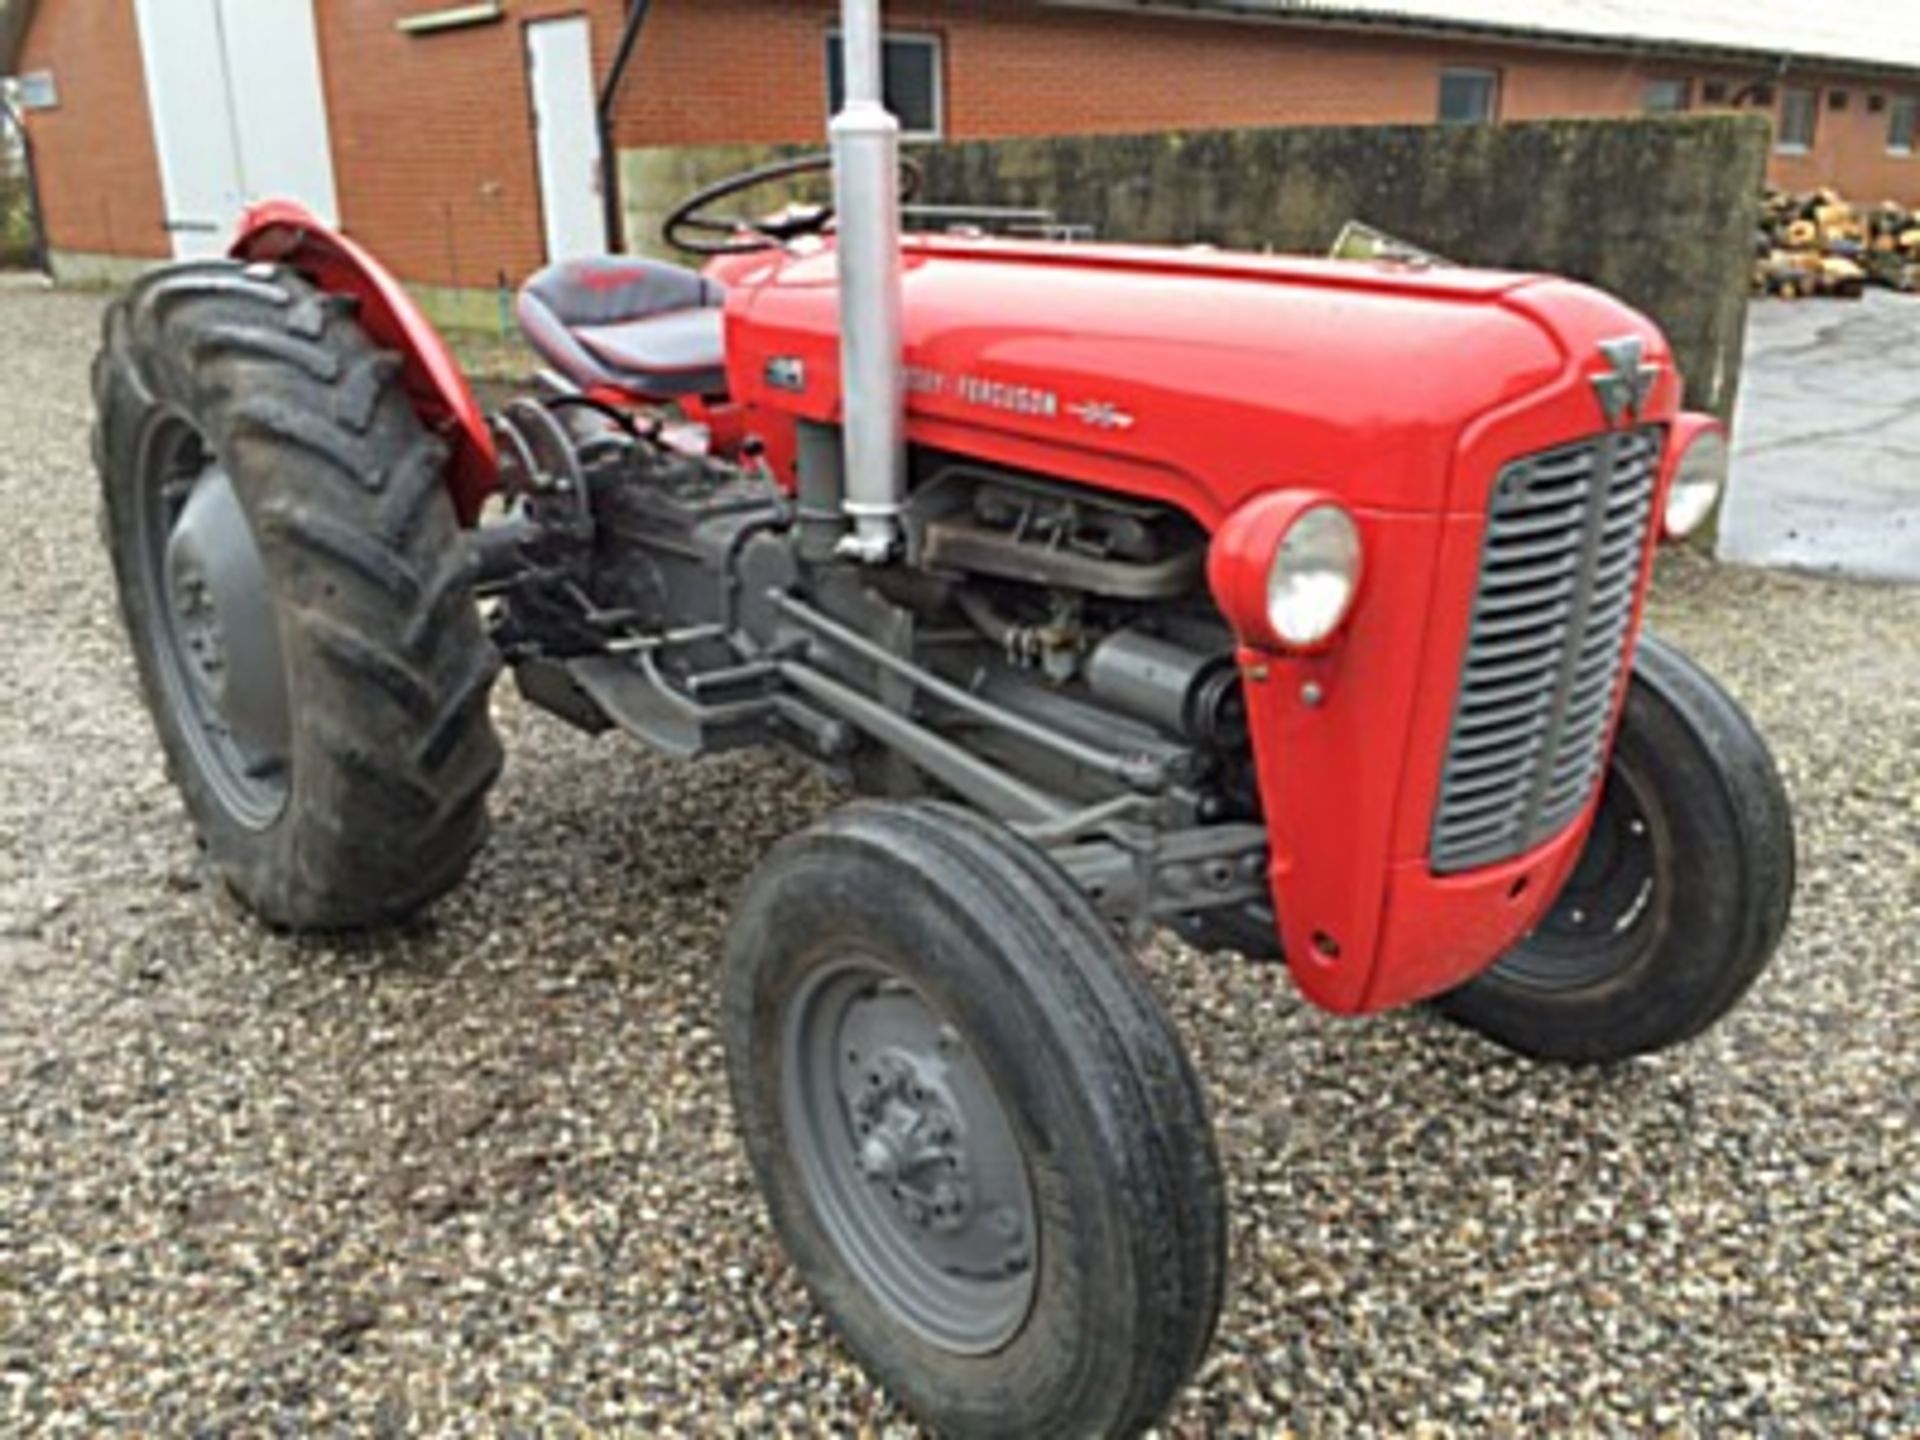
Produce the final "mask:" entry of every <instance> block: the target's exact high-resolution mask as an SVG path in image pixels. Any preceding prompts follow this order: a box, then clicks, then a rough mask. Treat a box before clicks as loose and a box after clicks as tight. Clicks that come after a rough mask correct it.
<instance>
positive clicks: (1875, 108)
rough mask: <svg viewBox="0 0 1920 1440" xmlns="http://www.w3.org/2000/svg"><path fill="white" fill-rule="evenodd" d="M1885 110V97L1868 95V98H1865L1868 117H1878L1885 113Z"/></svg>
mask: <svg viewBox="0 0 1920 1440" xmlns="http://www.w3.org/2000/svg"><path fill="white" fill-rule="evenodd" d="M1886 108H1887V97H1886V96H1884V95H1869V96H1868V97H1867V113H1868V114H1869V115H1880V114H1884V113H1885V111H1886Z"/></svg>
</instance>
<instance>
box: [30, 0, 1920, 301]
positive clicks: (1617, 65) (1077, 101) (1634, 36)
mask: <svg viewBox="0 0 1920 1440" xmlns="http://www.w3.org/2000/svg"><path fill="white" fill-rule="evenodd" d="M1819 8H1821V7H1813V6H1809V5H1806V4H1804V3H1801V0H1662V3H1660V4H1658V5H1637V4H1628V3H1624V0H1612V3H1595V0H1537V3H1531V4H1519V3H1516V0H1426V3H1421V0H888V3H887V7H886V13H887V23H888V27H889V30H890V32H891V33H892V34H893V36H894V45H893V49H892V51H891V52H890V65H891V66H892V67H893V74H894V79H895V82H896V83H897V85H898V89H899V94H898V97H897V100H896V108H898V109H900V110H902V111H903V113H905V114H906V116H907V118H908V121H909V125H910V128H912V129H914V130H916V131H918V132H923V133H924V134H926V135H928V136H930V137H939V138H944V139H951V140H966V139H976V138H988V137H997V136H1009V135H1028V134H1043V133H1058V132H1126V131H1142V130H1159V129H1170V128H1180V129H1197V128H1211V127H1237V126H1259V125H1295V124H1301V125H1312V124H1346V123H1372V122H1413V123H1427V122H1433V121H1436V120H1445V121H1450V122H1457V123H1477V122H1482V121H1503V120H1525V119H1535V118H1547V117H1563V116H1586V115H1590V116H1601V115H1627V114H1634V113H1638V112H1641V111H1645V110H1676V109H1703V110H1704V109H1719V108H1729V109H1740V110H1747V111H1754V112H1758V113H1764V114H1768V115H1770V116H1772V117H1773V119H1774V122H1775V126H1776V155H1775V160H1774V167H1773V168H1774V178H1775V179H1776V181H1777V182H1778V183H1780V184H1783V185H1786V186H1790V187H1796V188H1798V187H1810V186H1813V185H1816V184H1833V185H1835V186H1837V187H1839V188H1841V189H1842V190H1844V191H1846V192H1848V193H1849V194H1851V195H1853V196H1855V197H1856V198H1860V199H1864V200H1879V199H1882V198H1888V197H1891V198H1897V199H1901V200H1903V201H1907V202H1920V158H1916V156H1915V154H1914V148H1915V147H1914V143H1913V142H1914V134H1915V129H1916V113H1917V107H1920V19H1903V18H1889V17H1888V16H1887V14H1886V13H1884V12H1886V11H1887V10H1888V9H1890V8H1895V9H1898V10H1900V11H1904V10H1905V9H1906V7H1853V8H1854V12H1855V15H1856V18H1851V19H1848V18H1844V17H1843V18H1838V19H1829V18H1807V12H1809V11H1815V10H1818V9H1819ZM1826 8H1830V9H1836V10H1837V9H1840V8H1843V7H1826ZM1916 8H1920V7H1916ZM626 9H627V4H626V0H0V74H7V73H10V74H14V75H16V76H18V77H20V83H19V85H18V93H19V95H20V97H21V98H22V99H23V100H24V102H25V105H24V108H25V109H26V110H27V112H28V113H27V123H28V129H29V132H30V133H31V135H32V138H33V143H34V149H35V153H36V158H37V164H38V170H39V176H40V184H41V190H42V195H43V205H44V209H45V220H46V226H47V230H48V233H49V238H50V241H51V244H52V247H53V249H54V251H55V252H56V256H57V258H58V260H59V262H60V263H61V264H62V265H64V266H65V267H66V268H67V269H68V270H69V271H74V272H79V271H84V270H86V269H88V268H89V267H93V268H101V267H102V266H103V265H106V264H107V263H108V262H120V261H128V260H133V261H146V260H155V259H160V258H163V257H166V256H168V255H172V254H191V253H196V252H197V251H204V250H207V249H210V248H213V247H216V246H217V245H218V243H219V240H220V237H221V235H222V233H224V230H225V228H226V227H227V226H228V225H229V224H230V222H231V219H232V216H233V215H234V214H236V213H237V210H238V206H239V205H240V204H241V203H243V202H244V201H245V200H246V199H247V198H249V197H254V196H257V195H259V194H261V193H266V192H268V191H293V192H295V193H298V194H299V195H300V196H301V198H303V199H306V200H307V201H308V202H309V203H311V204H314V205H315V206H316V208H318V209H320V210H322V211H323V212H326V213H330V214H332V215H334V216H336V217H337V218H338V219H339V220H340V221H341V222H343V223H344V224H345V225H346V227H347V228H348V229H349V230H350V231H351V232H352V233H354V234H355V235H356V236H358V237H359V238H360V239H361V240H363V241H364V242H365V243H367V244H368V245H369V246H371V247H372V248H373V249H374V250H376V251H377V252H379V253H380V254H381V255H383V256H385V257H386V258H387V259H388V260H389V262H390V263H392V264H393V265H394V266H395V267H396V268H397V270H398V271H399V273H400V274H401V275H402V276H403V277H404V278H406V279H408V280H409V281H412V282H414V283H416V284H420V285H423V286H436V287H460V288H463V289H479V288H486V287H491V286H492V285H493V284H494V283H495V281H496V279H497V277H499V276H502V275H504V276H506V277H507V278H508V279H510V280H514V279H518V278H519V277H520V276H522V275H524V274H525V273H526V272H527V271H529V270H531V269H533V268H534V267H536V266H537V265H539V264H540V263H541V262H542V261H543V260H544V259H545V258H546V257H547V255H548V253H549V252H551V251H553V250H556V249H567V248H579V247H580V246H581V245H582V244H583V243H598V239H599V235H598V226H597V222H596V218H595V217H596V216H597V208H596V207H597V201H596V200H595V199H594V194H593V192H594V176H595V168H594V147H595V141H594V137H593V129H594V127H593V124H592V107H593V104H594V97H595V92H596V90H597V89H598V87H599V86H600V85H601V84H602V83H603V81H604V79H605V76H606V73H607V71H608V69H609V68H610V63H611V58H612V56H613V55H614V54H615V52H616V50H617V49H618V44H619V39H620V34H621V30H622V25H623V20H624V17H625V13H626ZM163 10H164V17H165V18H164V23H162V18H161V15H162V11H163ZM836 13H837V4H835V3H834V0H655V3H654V4H653V6H652V13H651V17H650V19H649V21H648V23H647V25H646V27H645V29H644V31H643V32H642V36H641V39H640V41H639V46H638V49H637V51H636V53H635V56H634V60H633V63H632V65H631V67H630V69H629V70H628V72H627V74H626V76H625V79H624V83H623V85H622V87H621V89H620V92H619V96H618V99H617V103H616V106H615V109H614V116H615V118H614V124H613V127H612V133H613V142H614V144H615V145H616V146H618V147H620V148H621V149H622V150H626V149H639V148H648V147H664V146H680V145H721V144H732V143H766V142H802V143H804V142H808V141H812V140H815V139H817V138H819V137H821V135H822V133H823V129H824V125H825V122H826V118H827V114H828V110H829V106H830V87H831V83H832V82H831V78H830V71H831V69H832V64H831V61H832V43H833V42H832V34H833V27H834V23H835V16H836ZM1642 13H1644V14H1645V16H1646V17H1647V18H1646V19H1645V20H1640V19H1634V20H1633V21H1632V22H1631V25H1632V28H1631V29H1629V28H1627V26H1626V25H1625V24H1623V22H1622V18H1621V17H1623V16H1627V15H1639V14H1642ZM1514 17H1524V18H1523V19H1516V18H1514ZM536 109H538V110H539V111H540V112H541V114H542V116H543V119H542V121H541V123H539V124H536V120H535V113H536ZM589 232H591V233H589Z"/></svg>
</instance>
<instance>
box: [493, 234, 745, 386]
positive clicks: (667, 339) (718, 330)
mask: <svg viewBox="0 0 1920 1440" xmlns="http://www.w3.org/2000/svg"><path fill="white" fill-rule="evenodd" d="M725 300H726V292H725V291H724V290H722V289H721V288H720V286H718V285H716V284H714V282H713V281H711V280H709V279H707V278H706V277H705V276H703V275H699V274H696V273H695V272H693V271H692V270H688V269H685V268H683V267H681V266H679V265H671V264H668V263H667V262H666V261H664V260H645V259H640V258H638V257H634V256H605V257H601V258H595V259H590V260H563V261H561V262H560V263H559V264H557V265H549V266H548V267H547V268H546V269H544V270H542V271H540V273H539V274H537V275H535V276H534V277H533V278H532V279H531V280H529V281H527V283H526V284H525V285H523V286H522V287H521V289H520V302H519V307H518V309H519V317H520V329H521V331H522V332H523V333H524V334H525V335H526V337H527V343H529V344H530V345H532V346H533V348H534V349H535V350H536V351H538V352H539V354H540V356H541V358H543V359H544V360H546V362H547V363H548V364H550V365H552V366H553V367H554V368H555V369H556V370H558V371H559V372H560V373H561V374H563V375H565V376H566V377H567V378H568V379H569V380H571V381H573V382H574V383H575V384H576V385H579V386H582V387H583V388H587V389H593V388H605V389H613V390H620V391H624V392H627V393H629V394H634V395H645V396H656V397H660V398H668V399H672V398H678V397H681V396H686V395H723V394H725V393H726V389H727V363H726V361H727V356H726V330H725V315H724V312H723V311H722V310H721V308H720V307H721V305H722V304H723V303H724V302H725Z"/></svg>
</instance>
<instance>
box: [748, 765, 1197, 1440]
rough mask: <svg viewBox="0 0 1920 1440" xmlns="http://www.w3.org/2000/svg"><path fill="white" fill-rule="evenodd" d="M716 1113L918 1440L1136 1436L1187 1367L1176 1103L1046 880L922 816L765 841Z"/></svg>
mask: <svg viewBox="0 0 1920 1440" xmlns="http://www.w3.org/2000/svg"><path fill="white" fill-rule="evenodd" d="M723 988H724V1023H725V1034H726V1044H727V1061H728V1070H729V1073H730V1078H731V1081H732V1091H733V1102H734V1111H735V1115H736V1117H737V1120H738V1123H739V1126H740V1130H741V1133H742V1136H743V1138H744V1140H745V1144H746V1149H747V1153H748V1157H749V1158H750V1159H751V1161H752V1162H753V1167H754V1171H755V1173H756V1175H757V1177H758V1179H759V1182H760V1187H761V1190H762V1192H763V1194H764V1195H765V1196H766V1199H767V1203H768V1206H769V1208H770V1209H771V1211H772V1214H773V1220H774V1224H775V1227H776V1228H777V1229H778V1231H779V1233H780V1236H781V1239H782V1240H783V1241H784V1243H785V1245H786V1249H787V1253H788V1255H789V1256H790V1257H791V1258H792V1260H793V1262H794V1265H795V1267H796V1268H797V1269H798V1271H799V1272H800V1275H801V1278H802V1279H804V1280H805V1281H806V1282H807V1285H808V1287H809V1288H810V1289H811V1290H812V1292H813V1295H814V1298H815V1300H816V1301H817V1302H818V1304H819V1305H820V1307H821V1309H822V1310H824V1311H825V1312H826V1314H827V1316H828V1318H829V1319H831V1320H832V1321H833V1323H834V1325H835V1326H836V1327H837V1328H838V1329H839V1331H840V1334H841V1335H842V1337H843V1338H844V1339H845V1341H846V1342H847V1344H848V1346H849V1347H850V1348H851V1349H852V1350H853V1351H854V1352H855V1354H856V1355H857V1356H858V1357H859V1359H860V1360H861V1361H862V1362H863V1364H864V1365H865V1366H866V1368H867V1370H868V1373H870V1374H872V1375H873V1376H874V1377H876V1378H877V1379H878V1380H879V1381H880V1382H881V1383H882V1384H884V1385H885V1386H886V1387H887V1388H888V1389H889V1390H890V1391H891V1392H892V1393H893V1394H894V1395H895V1396H896V1397H897V1398H899V1399H900V1400H901V1402H902V1403H904V1404H905V1405H906V1406H907V1407H908V1408H909V1409H911V1410H912V1411H913V1412H914V1413H915V1415H917V1416H918V1417H919V1419H920V1420H921V1421H923V1422H924V1423H926V1424H927V1425H929V1426H930V1427H931V1428H932V1429H933V1430H934V1431H935V1432H936V1433H939V1434H953V1435H990V1436H1001V1435H1131V1434H1135V1433H1137V1432H1139V1431H1140V1430H1143V1429H1145V1428H1146V1427H1147V1426H1149V1425H1151V1424H1152V1423H1153V1422H1154V1421H1155V1420H1157V1419H1158V1418H1159V1417H1160V1416H1161V1414H1162V1413H1164V1411H1165V1410H1166V1409H1167V1407H1168V1406H1170V1405H1171V1404H1172V1403H1173V1401H1174V1399H1175V1397H1176V1396H1177V1395H1178V1393H1179V1390H1180V1388H1181V1386H1182V1385H1184V1384H1185V1383H1186V1381H1187V1380H1188V1379H1189V1378H1190V1377H1191V1375H1192V1374H1193V1371H1194V1369H1195V1368H1196V1367H1197V1366H1198V1364H1199V1362H1200V1359H1201V1357H1202V1356H1203V1355H1204V1353H1205V1351H1206V1348H1207V1346H1208V1344H1209V1343H1210V1341H1211V1338H1212V1335H1213V1330H1214V1325H1215V1322H1216V1320H1217V1318H1218V1315H1219V1310H1220V1303H1221V1292H1222V1286H1223V1283H1224V1275H1225V1263H1226V1253H1225V1252H1226V1245H1225V1235H1226V1228H1225V1217H1224V1213H1223V1202H1222V1184H1221V1175H1220V1167H1219V1162H1218V1159H1217V1158H1216V1156H1215V1153H1214V1148H1213V1139H1212V1132H1211V1129H1210V1126H1209V1124H1208V1118H1207V1112H1206V1105H1205V1099H1204V1097H1203V1095H1202V1092H1201V1088H1200V1083H1199V1080H1198V1079H1197V1077H1196V1076H1195V1074H1194V1071H1193V1068H1192V1066H1191V1065H1190V1064H1189V1062H1188V1060H1187V1057H1186V1054H1185V1052H1184V1050H1183V1049H1182V1047H1181V1045H1180V1041H1179V1038H1178V1036H1177V1035H1176V1034H1175V1033H1174V1030H1173V1028H1172V1026H1171V1024H1170V1023H1169V1022H1168V1020H1167V1018H1166V1015H1165V1013H1164V1012H1163V1011H1162V1010H1161V1009H1160V1007H1159V1006H1158V1004H1157V1003H1156V1002H1155V1000H1154V998H1153V996H1152V994H1151V992H1150V991H1149V990H1148V988H1147V986H1146V983H1145V981H1144V980H1143V979H1142V978H1141V976H1140V974H1139V972H1138V970H1137V969H1136V968H1135V967H1134V964H1133V962H1132V959H1131V957H1130V956H1128V955H1127V954H1126V953H1125V952H1124V951H1123V950H1121V949H1120V947H1119V944H1118V942H1117V941H1116V940H1115V939H1114V936H1113V933H1112V930H1111V929H1110V928H1109V927H1108V926H1107V925H1106V924H1105V923H1104V922H1103V921H1102V920H1101V918H1100V916H1099V915H1098V914H1097V913H1096V912H1095V911H1094V909H1093V908H1092V906H1091V905H1089V904H1088V902H1087V901H1086V899H1085V898H1084V897H1083V896H1082V895H1081V894H1080V893H1079V892H1078V891H1077V890H1075V889H1074V887H1073V886H1072V884H1071V883H1070V882H1069V881H1068V880H1067V879H1066V877H1065V876H1064V875H1063V874H1062V873H1061V872H1060V871H1059V870H1058V869H1057V868H1056V867H1055V866H1054V865H1053V864H1052V863H1051V862H1050V861H1048V860H1047V859H1046V858H1045V857H1044V856H1042V855H1041V854H1040V853H1039V852H1037V851H1035V850H1033V849H1032V848H1030V847H1029V846H1027V845H1026V844H1025V842H1023V841H1021V840H1019V839H1018V838H1016V837H1015V836H1014V835H1013V834H1012V833H1011V832H1009V831H1007V830H1006V829H1004V828H1003V827H1001V826H998V825H994V824H992V823H991V822H989V821H986V820H983V819H981V818H979V817H977V816H975V815H972V814H970V813H968V812H966V811H962V810H959V809H957V808H954V807H950V806H945V805H933V804H913V805H906V804H891V803H882V802H865V803H861V804H856V805H853V806H851V807H849V808H848V809H846V810H844V811H842V812H840V813H839V814H837V815H835V816H832V817H830V818H828V819H827V820H826V821H825V822H823V823H821V824H820V825H817V826H815V827H814V828H813V829H811V830H809V831H807V832H805V833H803V834H801V835H798V836H795V837H793V838H792V839H789V840H787V841H785V842H783V843H782V844H781V845H780V846H779V847H777V848H776V849H775V850H774V851H773V853H772V854H771V855H770V856H769V857H768V859H767V860H766V862H765V863H764V864H763V865H762V866H761V867H760V868H759V869H758V870H757V871H756V872H755V873H754V875H753V877H752V879H751V880H749V882H748V884H747V888H746V893H745V895H744V897H743V898H742V902H741V905H740V908H739V910H738V911H737V913H736V916H735V919H734V923H733V926H732V928H731V931H730V933H729V936H728V941H727V959H726V973H725V978H724V987H723Z"/></svg>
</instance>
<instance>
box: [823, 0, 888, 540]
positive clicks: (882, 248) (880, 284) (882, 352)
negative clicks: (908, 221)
mask: <svg viewBox="0 0 1920 1440" xmlns="http://www.w3.org/2000/svg"><path fill="white" fill-rule="evenodd" d="M841 48H842V53H843V55H844V59H845V64H844V73H845V75H846V103H845V105H844V106H843V107H842V108H841V111H840V113H839V114H838V115H836V116H834V117H833V122H832V124H831V125H830V126H829V127H828V134H829V136H830V137H831V141H832V148H833V189H834V205H835V208H836V210H837V211H838V214H839V236H840V238H839V264H840V409H841V424H842V427H843V429H844V432H845V454H846V486H845V493H844V495H843V498H842V500H841V508H842V509H843V510H844V511H845V513H846V516H847V519H848V520H849V521H850V522H851V523H852V526H853V528H852V530H851V531H850V532H849V533H848V534H847V535H846V537H845V538H844V539H843V540H841V542H840V546H839V551H840V553H841V554H842V555H845V556H847V557H848V558H850V559H855V560H860V561H864V562H866V563H867V564H880V563H882V562H884V561H886V560H887V559H888V558H889V557H890V556H891V555H892V554H893V552H894V550H895V549H896V548H897V546H898V544H899V540H900V522H899V515H900V508H901V506H902V504H903V503H904V502H905V500H906V494H907V441H906V378H905V375H904V374H903V367H904V365H905V354H904V351H905V340H904V336H903V331H902V326H901V308H902V307H901V295H900V289H901V287H900V122H899V121H898V120H896V119H895V118H894V117H893V116H892V115H891V114H889V113H888V111H887V105H886V99H885V95H884V92H883V90H882V87H881V73H882V71H881V60H882V46H881V31H880V0H844V3H843V4H842V6H841Z"/></svg>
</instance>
